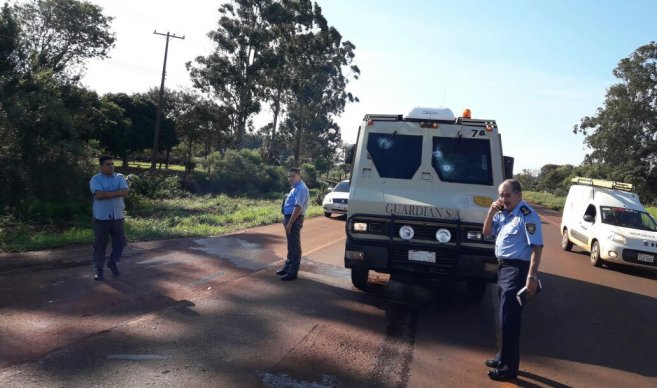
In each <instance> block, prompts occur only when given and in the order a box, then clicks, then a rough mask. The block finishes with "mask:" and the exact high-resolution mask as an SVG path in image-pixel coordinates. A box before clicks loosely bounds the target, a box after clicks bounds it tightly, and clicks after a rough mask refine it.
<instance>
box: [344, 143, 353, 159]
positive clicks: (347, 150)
mask: <svg viewBox="0 0 657 388" xmlns="http://www.w3.org/2000/svg"><path fill="white" fill-rule="evenodd" d="M355 150H356V144H347V145H346V146H345V147H344V162H345V164H351V163H353V161H354V151H355Z"/></svg>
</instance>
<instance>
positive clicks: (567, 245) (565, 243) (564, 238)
mask: <svg viewBox="0 0 657 388" xmlns="http://www.w3.org/2000/svg"><path fill="white" fill-rule="evenodd" d="M561 249H563V250H564V251H569V250H571V249H573V243H572V242H571V241H570V238H569V237H568V229H566V228H564V230H563V234H562V235H561Z"/></svg>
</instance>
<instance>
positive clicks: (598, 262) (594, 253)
mask: <svg viewBox="0 0 657 388" xmlns="http://www.w3.org/2000/svg"><path fill="white" fill-rule="evenodd" d="M591 265H593V266H595V267H602V259H601V258H600V244H599V243H598V242H597V241H594V242H593V245H592V246H591Z"/></svg>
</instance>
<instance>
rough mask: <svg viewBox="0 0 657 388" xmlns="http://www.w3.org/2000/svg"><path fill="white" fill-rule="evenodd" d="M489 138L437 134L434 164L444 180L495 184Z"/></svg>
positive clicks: (434, 167) (432, 156) (432, 159)
mask: <svg viewBox="0 0 657 388" xmlns="http://www.w3.org/2000/svg"><path fill="white" fill-rule="evenodd" d="M491 164H492V163H491V156H490V141H488V140H486V139H467V138H453V137H434V138H433V154H432V155H431V165H432V166H433V169H434V170H436V173H438V176H439V177H440V180H441V181H443V182H455V183H471V184H477V185H488V186H492V185H493V170H492V168H491Z"/></svg>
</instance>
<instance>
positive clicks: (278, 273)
mask: <svg viewBox="0 0 657 388" xmlns="http://www.w3.org/2000/svg"><path fill="white" fill-rule="evenodd" d="M285 274H287V270H286V269H285V268H283V269H279V270H278V271H276V275H281V276H282V275H285Z"/></svg>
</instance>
